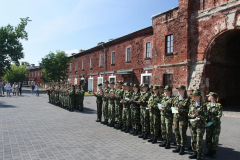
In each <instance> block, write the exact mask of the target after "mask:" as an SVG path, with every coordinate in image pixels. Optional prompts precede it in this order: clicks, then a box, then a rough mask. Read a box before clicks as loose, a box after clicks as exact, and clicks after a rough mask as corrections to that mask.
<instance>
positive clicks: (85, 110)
mask: <svg viewBox="0 0 240 160" xmlns="http://www.w3.org/2000/svg"><path fill="white" fill-rule="evenodd" d="M79 113H82V114H97V111H96V110H93V109H91V108H86V107H84V108H83V112H79Z"/></svg>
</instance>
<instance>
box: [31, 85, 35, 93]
mask: <svg viewBox="0 0 240 160" xmlns="http://www.w3.org/2000/svg"><path fill="white" fill-rule="evenodd" d="M31 87H32V94H33V93H34V89H35V85H34V84H33V83H32V86H31Z"/></svg>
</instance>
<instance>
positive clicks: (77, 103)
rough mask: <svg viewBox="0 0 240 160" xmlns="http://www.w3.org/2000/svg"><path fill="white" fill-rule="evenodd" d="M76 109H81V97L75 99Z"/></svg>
mask: <svg viewBox="0 0 240 160" xmlns="http://www.w3.org/2000/svg"><path fill="white" fill-rule="evenodd" d="M75 108H76V109H83V99H78V100H76V107H75Z"/></svg>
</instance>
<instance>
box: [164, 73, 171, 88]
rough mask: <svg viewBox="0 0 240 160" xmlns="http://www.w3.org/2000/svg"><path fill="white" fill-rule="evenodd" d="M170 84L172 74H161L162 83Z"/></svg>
mask: <svg viewBox="0 0 240 160" xmlns="http://www.w3.org/2000/svg"><path fill="white" fill-rule="evenodd" d="M171 84H172V74H164V75H163V85H164V86H166V85H168V86H171Z"/></svg>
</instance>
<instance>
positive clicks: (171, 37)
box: [165, 34, 174, 54]
mask: <svg viewBox="0 0 240 160" xmlns="http://www.w3.org/2000/svg"><path fill="white" fill-rule="evenodd" d="M168 37H170V41H168ZM173 38H174V37H173V34H169V35H166V38H165V41H166V42H165V43H166V45H165V48H166V51H165V52H166V53H165V54H169V53H173ZM168 42H169V43H170V46H168ZM168 48H170V51H168Z"/></svg>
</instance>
